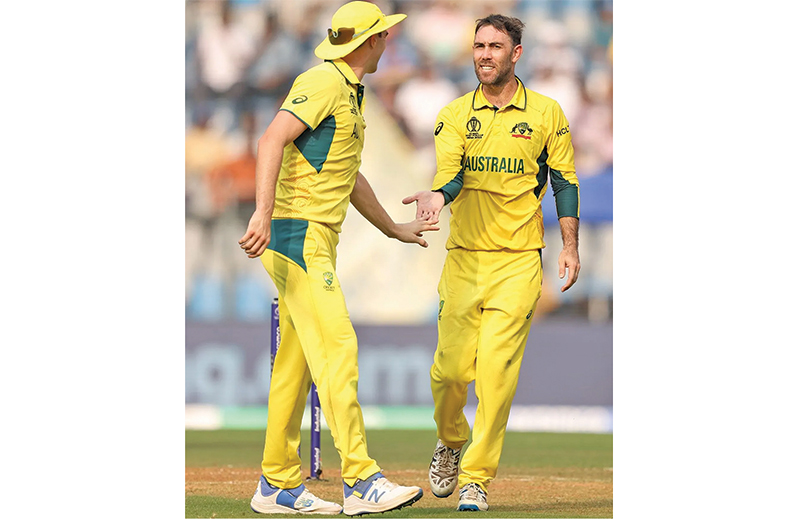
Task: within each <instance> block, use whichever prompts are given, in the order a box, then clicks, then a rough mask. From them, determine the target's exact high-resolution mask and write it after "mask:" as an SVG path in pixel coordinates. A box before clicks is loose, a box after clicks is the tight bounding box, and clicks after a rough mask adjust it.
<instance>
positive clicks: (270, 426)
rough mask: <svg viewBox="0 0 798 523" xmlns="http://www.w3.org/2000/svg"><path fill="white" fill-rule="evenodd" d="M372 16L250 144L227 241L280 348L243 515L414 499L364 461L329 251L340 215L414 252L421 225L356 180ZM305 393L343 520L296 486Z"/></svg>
mask: <svg viewBox="0 0 798 523" xmlns="http://www.w3.org/2000/svg"><path fill="white" fill-rule="evenodd" d="M405 16H406V15H403V14H394V15H390V16H386V15H384V14H383V13H382V12H381V11H380V9H379V8H378V7H377V6H376V5H374V4H372V3H369V2H349V3H347V4H345V5H344V6H342V7H341V8H340V9H338V11H336V13H335V14H334V15H333V17H332V27H331V28H330V29H329V30H328V37H327V38H326V39H325V40H324V41H323V42H322V43H321V44H319V46H318V47H317V48H316V56H318V57H319V58H321V59H323V60H324V63H322V64H320V65H318V66H315V67H313V68H311V69H310V70H308V71H306V72H305V73H303V74H301V75H299V77H297V79H296V80H295V82H294V85H293V87H292V88H291V91H290V93H289V94H288V96H287V97H286V99H285V102H284V103H283V105H282V107H281V109H280V111H278V114H277V115H276V116H275V118H274V120H273V121H272V123H271V124H270V125H269V127H268V128H267V129H266V132H265V133H264V134H263V136H262V137H261V138H260V140H259V141H258V157H257V166H256V210H255V212H254V213H253V215H252V218H251V219H250V222H249V225H248V228H247V231H246V233H245V234H244V236H243V237H242V238H241V239H240V240H239V244H240V246H241V248H242V249H244V250H245V252H246V253H247V254H248V255H249V257H250V258H255V257H260V259H261V262H262V263H263V266H264V267H265V268H266V270H267V271H268V273H269V275H270V276H271V278H272V280H273V281H274V284H275V286H276V287H277V290H278V293H279V310H280V327H281V342H280V350H279V351H278V352H277V357H276V358H275V362H274V369H273V371H272V382H271V388H270V390H269V409H268V420H267V427H266V442H265V446H264V450H263V462H262V463H261V469H262V476H261V479H260V483H259V485H258V488H257V491H256V492H255V495H254V496H253V498H252V501H251V504H250V505H251V508H252V510H254V511H255V512H259V513H266V514H281V513H282V514H339V513H340V512H341V511H342V510H343V512H344V513H345V514H347V515H350V516H354V515H360V514H371V513H377V512H386V511H389V510H393V509H396V508H401V507H403V506H407V505H410V504H412V503H414V502H415V501H417V500H418V499H420V498H421V496H422V493H423V491H422V490H421V489H420V488H419V487H404V486H399V485H395V484H394V483H392V482H390V481H388V479H387V478H385V477H384V476H383V475H382V473H381V471H380V467H379V465H377V463H376V462H375V461H374V460H373V459H372V458H371V457H370V456H369V454H368V449H367V446H366V435H365V430H364V426H363V414H362V412H361V408H360V404H359V403H358V399H357V382H358V368H357V338H356V336H355V331H354V329H353V328H352V323H351V321H350V319H349V313H348V312H347V309H346V304H345V303H344V296H343V294H342V291H341V285H340V282H339V281H338V278H337V276H336V270H335V264H336V246H337V244H338V234H339V233H340V232H341V224H342V223H343V221H344V218H345V216H346V212H347V208H348V207H349V203H350V201H351V203H352V205H354V206H355V208H356V209H357V210H358V211H359V212H360V213H361V214H362V215H363V216H364V217H365V218H366V219H367V220H369V221H370V222H371V223H372V224H373V225H374V226H375V227H377V228H378V229H379V230H381V231H382V232H383V233H385V234H386V235H387V236H388V237H391V238H396V239H398V240H400V241H402V242H405V243H417V244H420V245H421V246H422V247H426V246H427V243H426V241H425V240H423V239H422V238H421V235H422V232H424V231H433V230H438V227H436V226H435V225H434V224H432V223H430V222H429V221H427V220H422V219H416V220H414V221H413V222H410V223H403V224H396V223H394V221H393V220H392V219H391V218H390V217H389V216H388V214H387V212H386V211H385V209H384V208H383V207H382V205H380V203H379V202H378V200H377V198H376V196H375V195H374V192H373V191H372V189H371V187H370V186H369V183H368V181H366V178H365V177H364V176H363V175H362V174H361V173H360V172H359V168H360V163H361V151H362V150H363V141H364V138H365V131H366V120H365V118H364V114H363V113H364V111H363V110H364V105H365V104H364V99H363V94H364V93H363V91H364V87H363V85H362V84H361V80H362V78H363V76H364V75H365V74H367V73H373V72H375V71H376V70H377V64H378V62H379V59H380V57H381V56H382V53H383V51H384V50H385V46H386V38H387V36H388V31H387V30H388V28H390V27H392V26H393V25H395V24H397V23H399V22H400V21H402V20H403V19H404V18H405ZM311 381H312V382H314V383H315V384H316V388H317V390H318V393H319V399H320V402H321V408H322V412H323V413H324V417H325V418H326V420H327V424H328V425H329V428H330V432H331V434H332V437H333V440H334V442H335V447H336V449H338V452H339V454H340V456H341V476H342V478H343V482H344V484H343V490H344V503H343V509H342V507H341V506H340V505H338V504H337V503H331V502H327V501H324V500H321V499H319V498H317V497H316V496H314V495H313V494H311V493H310V492H309V491H308V490H307V489H306V488H305V486H304V485H303V484H302V476H301V462H300V459H299V456H298V455H297V450H298V448H299V441H300V425H301V422H302V414H303V412H304V409H305V402H306V400H307V397H308V391H309V390H310V385H311Z"/></svg>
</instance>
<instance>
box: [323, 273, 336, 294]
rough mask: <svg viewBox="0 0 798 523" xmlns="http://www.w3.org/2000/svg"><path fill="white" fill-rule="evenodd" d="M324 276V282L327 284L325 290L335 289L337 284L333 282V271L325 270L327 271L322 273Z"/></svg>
mask: <svg viewBox="0 0 798 523" xmlns="http://www.w3.org/2000/svg"><path fill="white" fill-rule="evenodd" d="M322 277H323V278H324V283H326V284H327V285H325V286H324V290H325V291H334V290H335V286H334V285H333V284H332V282H333V273H331V272H325V273H323V274H322Z"/></svg>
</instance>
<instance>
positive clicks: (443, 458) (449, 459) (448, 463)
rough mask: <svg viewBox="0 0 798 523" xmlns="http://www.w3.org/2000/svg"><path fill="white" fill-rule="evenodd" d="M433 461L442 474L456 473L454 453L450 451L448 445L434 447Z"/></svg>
mask: <svg viewBox="0 0 798 523" xmlns="http://www.w3.org/2000/svg"><path fill="white" fill-rule="evenodd" d="M435 461H436V462H437V464H438V468H439V469H440V470H441V472H442V473H443V474H444V475H446V476H451V475H452V474H457V460H456V459H455V457H454V453H453V452H452V451H450V450H449V448H448V447H445V446H440V447H438V448H437V449H435Z"/></svg>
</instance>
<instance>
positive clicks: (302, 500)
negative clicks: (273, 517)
mask: <svg viewBox="0 0 798 523" xmlns="http://www.w3.org/2000/svg"><path fill="white" fill-rule="evenodd" d="M249 506H250V508H252V511H253V512H257V513H259V514H324V515H334V514H340V513H341V510H342V508H341V505H339V504H338V503H331V502H329V501H324V500H323V499H319V498H317V497H316V496H314V495H313V494H311V492H310V491H309V490H308V489H306V488H305V485H301V484H300V485H299V486H298V487H295V488H292V489H281V488H277V487H275V486H274V485H272V484H271V483H269V482H268V481H267V480H266V478H265V477H263V476H261V477H260V484H259V485H258V488H257V490H256V491H255V495H254V496H252V501H251V502H250V504H249Z"/></svg>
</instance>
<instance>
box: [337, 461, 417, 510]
mask: <svg viewBox="0 0 798 523" xmlns="http://www.w3.org/2000/svg"><path fill="white" fill-rule="evenodd" d="M423 495H424V491H422V490H421V489H420V488H418V487H403V486H400V485H396V484H394V483H391V482H390V481H388V479H387V478H386V477H385V476H383V475H382V474H381V473H379V472H377V473H375V474H372V475H371V476H369V477H368V478H366V479H359V480H357V481H356V482H355V484H354V485H352V486H351V487H350V486H349V485H347V484H346V482H345V481H344V514H346V515H347V516H361V515H363V514H377V513H380V512H388V511H389V510H395V509H401V508H403V507H407V506H409V505H412V504H413V503H415V502H416V501H418V500H419V499H421V496H423Z"/></svg>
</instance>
